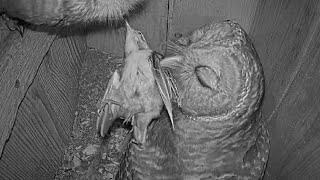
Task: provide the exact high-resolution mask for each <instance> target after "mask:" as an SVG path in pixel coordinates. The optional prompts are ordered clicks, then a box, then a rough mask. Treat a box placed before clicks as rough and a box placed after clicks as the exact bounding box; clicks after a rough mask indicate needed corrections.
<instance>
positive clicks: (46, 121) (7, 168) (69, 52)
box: [0, 36, 86, 180]
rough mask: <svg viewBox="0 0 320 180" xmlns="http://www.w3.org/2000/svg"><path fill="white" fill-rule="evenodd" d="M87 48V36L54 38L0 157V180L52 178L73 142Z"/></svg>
mask: <svg viewBox="0 0 320 180" xmlns="http://www.w3.org/2000/svg"><path fill="white" fill-rule="evenodd" d="M85 51H86V41H85V37H83V36H71V37H65V38H58V39H55V41H54V42H53V43H52V46H51V48H50V50H49V51H48V53H47V54H46V56H45V58H44V61H43V63H42V64H41V66H40V68H39V70H38V73H37V75H36V77H35V79H34V81H33V83H32V84H31V86H30V88H29V89H28V91H27V94H26V95H25V98H24V99H23V101H22V103H21V104H20V107H19V109H18V112H17V117H16V122H15V125H14V127H13V131H12V133H11V135H10V139H9V140H8V142H7V144H6V146H5V149H4V152H3V156H2V158H1V161H0V172H1V173H0V179H26V180H33V179H39V180H42V179H52V177H54V175H55V173H56V172H57V168H58V167H59V166H60V164H61V163H62V161H61V160H62V159H61V157H62V155H63V153H64V147H65V146H66V145H67V144H68V143H69V142H70V140H69V138H70V133H71V132H72V131H71V129H72V125H73V121H74V116H75V115H74V113H75V109H76V105H77V104H76V103H77V99H78V86H79V84H78V78H79V73H80V67H81V63H82V54H83V53H84V52H85ZM26 164H27V165H28V166H26Z"/></svg>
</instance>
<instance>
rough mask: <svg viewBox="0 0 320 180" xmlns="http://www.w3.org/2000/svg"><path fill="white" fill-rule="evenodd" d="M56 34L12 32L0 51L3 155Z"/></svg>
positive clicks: (0, 152)
mask: <svg viewBox="0 0 320 180" xmlns="http://www.w3.org/2000/svg"><path fill="white" fill-rule="evenodd" d="M54 37H55V35H48V34H46V33H44V32H34V31H30V30H26V32H25V33H24V38H21V36H20V35H19V33H17V32H12V33H11V34H10V35H9V36H8V38H6V40H5V41H4V42H3V44H2V46H1V49H0V92H1V93H0V156H1V154H2V151H3V148H4V145H5V142H6V141H7V139H8V138H9V135H10V133H11V130H12V127H13V125H14V121H15V116H16V112H17V110H18V106H19V104H20V103H21V101H22V99H23V97H24V96H25V94H26V91H27V89H28V87H29V86H30V84H31V83H32V80H33V79H34V76H35V74H36V72H37V70H38V68H39V66H40V63H41V62H42V60H43V57H44V55H45V54H46V53H47V52H48V49H49V47H50V46H51V43H52V42H53V39H54Z"/></svg>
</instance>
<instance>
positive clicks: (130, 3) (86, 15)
mask: <svg viewBox="0 0 320 180" xmlns="http://www.w3.org/2000/svg"><path fill="white" fill-rule="evenodd" d="M143 1H144V0H54V1H52V0H0V14H1V13H6V14H7V15H8V16H10V17H13V18H19V19H21V20H23V21H26V22H28V23H31V24H35V25H41V24H46V25H61V26H64V25H69V24H76V23H82V24H87V23H90V22H106V21H109V20H120V19H123V16H124V15H126V14H128V13H129V11H131V10H133V9H135V8H136V7H137V6H138V5H139V4H141V3H142V2H143Z"/></svg>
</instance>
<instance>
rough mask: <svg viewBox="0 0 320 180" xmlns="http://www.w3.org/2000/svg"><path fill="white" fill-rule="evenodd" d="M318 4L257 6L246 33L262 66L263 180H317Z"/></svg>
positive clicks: (266, 3) (312, 0) (308, 0)
mask: <svg viewBox="0 0 320 180" xmlns="http://www.w3.org/2000/svg"><path fill="white" fill-rule="evenodd" d="M319 21H320V2H319V1H316V0H306V1H298V0H292V1H285V0H282V1H276V0H270V1H264V0H261V1H259V3H258V9H257V11H256V15H255V19H254V23H253V26H252V28H251V31H250V35H251V37H253V42H254V44H255V47H256V49H257V51H258V54H259V56H260V59H261V62H262V64H263V68H264V72H265V77H266V78H265V79H266V91H265V92H266V93H265V99H264V103H263V112H264V116H265V118H266V120H267V121H268V122H269V123H270V128H271V152H270V159H269V164H268V168H267V172H266V175H265V179H270V180H271V179H293V180H294V179H318V177H320V171H319V170H318V169H319V163H318V162H319V160H320V156H319V151H320V141H319V136H320V134H319V133H318V130H316V129H318V128H319V127H320V122H319V121H318V119H319V112H320V109H319V107H320V99H319V97H318V96H317V95H316V94H317V92H319V88H320V87H319V83H320V82H319V65H320V64H319V58H320V56H319V55H320V54H319V47H320V44H319V42H320V34H319V33H320V26H319Z"/></svg>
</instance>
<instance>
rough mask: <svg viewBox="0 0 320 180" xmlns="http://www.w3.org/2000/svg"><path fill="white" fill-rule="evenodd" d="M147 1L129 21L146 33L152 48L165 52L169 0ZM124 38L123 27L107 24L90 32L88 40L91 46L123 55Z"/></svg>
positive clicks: (130, 16) (131, 15)
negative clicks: (113, 26) (108, 25)
mask: <svg viewBox="0 0 320 180" xmlns="http://www.w3.org/2000/svg"><path fill="white" fill-rule="evenodd" d="M146 2H147V3H146V4H145V6H144V7H143V8H142V9H141V10H140V11H136V13H132V14H130V15H129V18H128V20H129V23H130V25H131V26H132V27H133V28H135V29H137V30H139V31H141V32H142V33H143V34H144V36H145V38H146V40H147V42H148V44H149V45H150V47H151V48H152V49H154V50H156V51H160V52H164V51H163V50H164V46H163V43H164V42H165V41H166V39H167V38H166V32H167V26H166V22H167V13H168V5H167V3H168V0H148V1H146ZM124 38H125V31H124V29H123V28H120V29H114V28H112V27H107V25H106V27H104V29H102V30H96V31H91V32H89V33H88V35H87V42H88V46H89V47H93V48H96V49H99V50H101V51H104V52H107V53H112V54H114V55H117V56H120V57H122V56H123V55H124Z"/></svg>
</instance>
